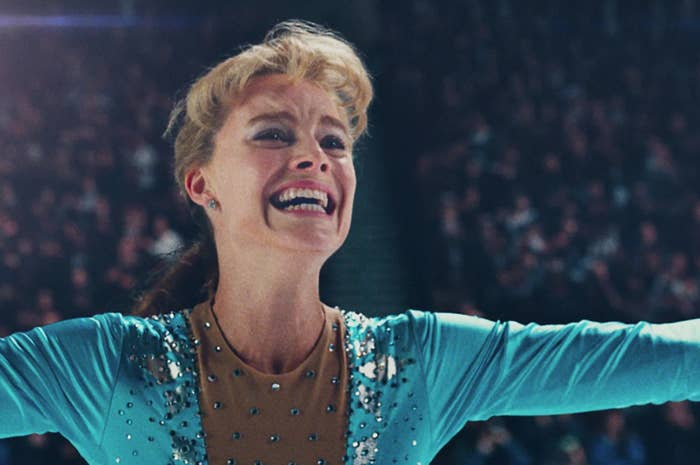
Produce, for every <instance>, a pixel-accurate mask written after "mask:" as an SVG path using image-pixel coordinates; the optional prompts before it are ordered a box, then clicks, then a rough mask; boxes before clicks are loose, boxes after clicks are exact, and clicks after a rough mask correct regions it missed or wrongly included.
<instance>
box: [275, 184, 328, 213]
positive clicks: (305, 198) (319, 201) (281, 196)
mask: <svg viewBox="0 0 700 465" xmlns="http://www.w3.org/2000/svg"><path fill="white" fill-rule="evenodd" d="M300 191H305V192H300ZM270 203H271V204H272V206H274V207H275V208H277V209H278V210H282V211H294V210H306V211H318V212H323V213H325V214H326V215H332V214H333V212H334V211H335V207H336V203H335V200H333V197H331V196H330V195H329V194H327V193H325V192H320V191H309V190H306V189H304V190H297V189H289V190H286V191H283V192H280V193H277V194H273V195H272V196H271V197H270Z"/></svg>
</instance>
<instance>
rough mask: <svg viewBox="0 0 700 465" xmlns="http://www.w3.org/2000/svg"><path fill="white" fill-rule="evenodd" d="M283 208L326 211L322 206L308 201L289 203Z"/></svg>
mask: <svg viewBox="0 0 700 465" xmlns="http://www.w3.org/2000/svg"><path fill="white" fill-rule="evenodd" d="M284 209H285V210H312V211H317V212H322V213H326V210H324V209H323V207H322V206H320V205H316V204H310V203H302V204H301V205H290V206H288V207H285V208H284Z"/></svg>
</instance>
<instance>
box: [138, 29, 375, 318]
mask: <svg viewBox="0 0 700 465" xmlns="http://www.w3.org/2000/svg"><path fill="white" fill-rule="evenodd" d="M268 74H284V75H286V76H289V78H290V80H292V81H297V80H300V79H306V80H309V81H311V82H313V83H315V84H317V85H319V86H320V87H321V88H323V89H325V90H326V91H328V92H329V93H330V94H331V95H333V96H334V98H335V99H336V101H337V103H338V105H339V106H340V107H341V108H342V109H344V111H345V113H346V115H347V119H348V126H349V128H350V135H351V136H352V138H353V139H355V140H356V139H357V138H359V137H360V136H361V135H362V134H363V133H364V132H365V129H366V128H367V107H368V106H369V103H370V101H371V100H372V84H371V82H370V77H369V74H368V73H367V70H366V69H365V66H364V64H363V63H362V60H361V59H360V57H359V56H358V54H357V52H356V51H355V50H354V48H353V46H352V45H350V43H348V42H347V41H345V40H344V39H342V38H341V37H339V36H338V35H337V34H335V33H334V32H332V31H330V30H328V29H325V28H323V27H321V26H318V25H316V24H313V23H309V22H304V21H285V22H282V23H279V24H277V25H276V26H275V27H273V28H272V30H270V32H268V33H267V35H266V36H265V39H264V40H263V42H262V43H261V44H258V45H250V46H247V47H245V48H244V49H243V50H242V51H241V52H240V53H238V54H237V55H235V56H233V57H231V58H229V59H227V60H225V61H223V62H221V63H219V64H218V65H216V66H215V67H214V68H212V69H211V70H209V71H208V72H207V73H206V74H204V75H203V76H202V77H200V78H199V79H197V80H196V81H195V82H194V84H192V86H191V87H190V88H189V90H188V92H187V95H186V97H185V98H184V99H183V100H182V101H180V102H178V103H177V104H176V105H175V108H174V109H173V111H172V113H171V115H170V121H169V123H168V128H167V130H166V135H171V136H172V135H174V136H175V169H174V174H175V180H176V182H177V185H178V188H179V190H180V194H181V195H182V196H183V197H184V198H185V199H187V202H188V205H189V206H190V211H191V213H192V215H193V217H194V219H195V221H196V222H197V223H198V225H199V226H200V229H201V231H200V232H201V238H200V240H199V241H198V242H195V243H194V244H192V245H191V246H189V247H188V248H187V249H186V250H184V251H182V252H181V253H180V254H179V256H178V257H177V258H176V260H174V262H172V263H171V264H167V263H166V264H165V266H162V267H161V268H160V269H159V270H157V271H156V272H155V273H154V274H153V275H152V276H151V278H150V279H149V285H150V288H148V289H147V290H146V291H145V292H143V293H142V295H140V296H139V297H137V302H136V306H135V307H134V310H133V312H132V313H134V314H135V315H141V316H147V315H153V314H158V313H162V312H167V311H171V310H173V309H178V308H182V307H187V306H191V305H194V304H196V303H198V302H201V301H202V300H204V299H205V298H208V299H211V298H212V297H213V294H214V292H215V290H216V286H217V284H218V280H219V270H218V260H217V256H216V248H215V246H214V239H213V234H212V230H211V224H210V223H209V219H208V218H207V216H206V214H205V213H204V211H203V210H202V208H201V207H199V206H198V205H195V204H194V202H192V201H191V200H190V199H189V197H188V196H187V191H186V190H185V185H184V181H185V174H186V173H187V171H188V170H189V169H190V168H192V167H195V166H202V165H205V164H206V163H207V162H208V161H209V160H210V158H211V156H212V154H213V151H214V136H215V134H216V133H217V132H218V131H219V129H220V128H221V127H222V125H223V123H224V120H225V119H226V117H227V116H228V114H229V112H230V111H235V106H233V104H232V103H233V102H234V100H235V99H236V97H238V96H239V95H241V94H242V93H243V91H244V90H245V88H246V86H247V85H248V84H249V83H250V82H251V80H252V79H254V78H255V77H258V76H263V75H268ZM151 283H154V284H151Z"/></svg>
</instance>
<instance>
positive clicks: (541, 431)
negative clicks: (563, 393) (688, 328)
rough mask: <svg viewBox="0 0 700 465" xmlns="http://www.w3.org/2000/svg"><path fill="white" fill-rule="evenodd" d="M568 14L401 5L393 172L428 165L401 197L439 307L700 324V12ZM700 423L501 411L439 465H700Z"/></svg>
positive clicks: (611, 5)
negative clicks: (405, 165)
mask: <svg viewBox="0 0 700 465" xmlns="http://www.w3.org/2000/svg"><path fill="white" fill-rule="evenodd" d="M555 3H557V2H541V3H540V2H514V1H493V2H477V1H460V2H429V1H422V0H416V1H414V2H411V7H410V8H403V9H402V8H394V9H391V10H388V11H385V12H384V13H385V14H384V17H383V21H382V24H385V25H386V34H385V36H384V43H383V47H384V50H386V51H387V52H388V51H393V52H394V53H386V54H385V55H383V56H386V59H387V62H386V63H385V64H384V66H383V69H382V80H381V81H380V83H379V85H380V87H381V88H380V91H379V92H378V94H379V96H380V98H384V99H386V100H388V102H389V103H388V105H387V107H389V109H388V110H387V111H386V112H385V113H384V114H383V115H384V119H383V120H382V125H383V129H384V128H385V129H386V131H387V132H388V135H386V136H385V137H386V138H387V139H388V140H390V141H391V143H390V144H387V155H388V156H390V157H391V156H393V157H394V160H393V164H392V165H391V166H399V164H400V160H401V159H402V158H406V157H408V158H409V159H410V160H412V161H414V165H413V166H414V169H413V171H411V172H409V173H407V176H408V177H409V179H412V180H413V182H412V183H410V184H409V186H408V187H407V189H406V191H408V190H410V191H412V192H405V197H404V199H405V201H406V203H407V204H409V205H410V208H412V209H413V210H414V211H418V212H420V215H421V216H422V219H421V218H417V219H415V222H416V223H415V224H416V229H418V230H419V231H421V233H420V239H419V243H420V247H415V250H419V251H422V253H423V254H424V258H425V259H424V260H422V263H424V264H426V265H427V266H426V271H425V276H426V280H427V281H428V282H430V283H431V286H430V287H431V291H432V295H431V303H432V306H433V308H435V309H440V310H448V311H458V312H463V313H467V314H476V315H480V316H484V317H487V318H490V319H500V320H506V319H513V320H517V321H521V322H531V321H535V322H539V323H567V322H571V321H575V320H579V319H589V320H596V321H609V320H616V321H623V322H636V321H640V320H646V321H651V322H668V321H675V320H682V319H690V318H698V317H700V305H699V304H700V289H699V286H700V182H699V181H700V161H699V160H700V159H699V158H698V155H699V154H700V132H698V131H697V128H698V125H699V124H700V49H698V47H697V43H698V38H700V9H698V6H700V5H698V4H697V2H694V1H683V2H634V4H633V5H632V4H629V5H625V4H623V2H616V1H601V2H590V3H589V4H587V5H579V4H577V6H576V7H575V8H573V7H572V8H568V7H564V6H562V5H559V6H557V5H555ZM547 4H549V5H550V6H549V7H547V6H546V5H547ZM398 50H400V51H401V53H396V51H398ZM392 152H393V153H392ZM419 253H420V252H419ZM698 414H700V410H699V409H698V408H697V406H695V405H691V404H688V403H679V404H668V405H666V406H663V407H645V408H640V409H636V410H625V411H613V412H603V413H598V414H587V415H575V416H563V417H544V418H524V419H513V418H506V419H498V420H494V421H489V422H485V423H481V424H473V425H468V426H467V427H466V428H465V431H464V434H463V435H462V437H461V440H457V441H453V443H452V446H451V447H449V448H448V449H447V450H446V451H445V452H444V454H443V455H442V456H441V458H440V459H439V460H438V462H439V463H445V464H448V463H469V464H487V463H488V464H500V465H502V464H508V463H512V464H568V465H573V464H578V465H583V464H630V465H631V464H638V465H642V464H690V463H695V461H697V457H698V455H697V452H700V446H699V445H698V444H699V441H698V440H700V432H699V431H700V429H699V428H698V426H697V424H696V421H697V419H700V417H698ZM693 452H694V453H693Z"/></svg>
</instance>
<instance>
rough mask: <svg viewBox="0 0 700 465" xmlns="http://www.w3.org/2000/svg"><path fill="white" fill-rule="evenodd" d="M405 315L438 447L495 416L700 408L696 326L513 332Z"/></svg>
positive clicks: (585, 325)
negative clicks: (410, 319)
mask: <svg viewBox="0 0 700 465" xmlns="http://www.w3.org/2000/svg"><path fill="white" fill-rule="evenodd" d="M411 313H412V314H413V315H414V323H415V324H414V329H415V337H416V338H417V341H418V343H419V345H420V347H422V358H423V360H422V363H423V368H424V370H425V374H426V377H427V379H428V380H430V382H429V383H428V395H429V401H430V404H431V405H430V409H431V411H432V412H433V413H432V416H433V419H434V421H435V424H436V425H437V426H436V429H435V434H434V436H435V437H434V439H435V440H436V441H437V442H438V443H439V444H444V443H445V442H447V441H448V440H449V439H450V438H451V437H452V436H453V435H454V434H456V433H457V432H458V431H459V430H460V429H461V428H462V427H463V426H464V423H465V422H466V421H468V420H485V419H488V418H490V417H492V416H497V415H545V414H563V413H575V412H583V411H592V410H602V409H609V408H622V407H628V406H631V405H640V404H647V403H656V404H660V403H663V402H667V401H679V400H684V399H690V400H695V401H698V400H700V319H696V320H688V321H683V322H678V323H669V324H650V323H645V322H641V323H637V324H635V325H626V324H622V323H595V322H590V321H580V322H578V323H571V324H568V325H536V324H529V325H522V324H520V323H516V322H513V321H509V322H493V321H489V320H486V319H483V318H477V317H471V316H464V315H457V314H450V313H424V312H411Z"/></svg>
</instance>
